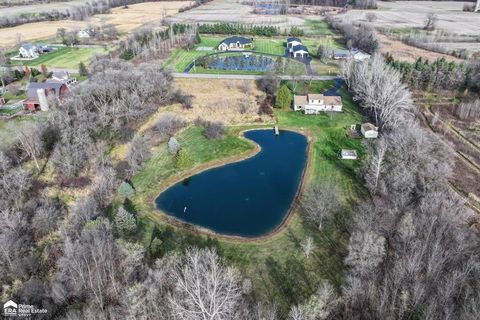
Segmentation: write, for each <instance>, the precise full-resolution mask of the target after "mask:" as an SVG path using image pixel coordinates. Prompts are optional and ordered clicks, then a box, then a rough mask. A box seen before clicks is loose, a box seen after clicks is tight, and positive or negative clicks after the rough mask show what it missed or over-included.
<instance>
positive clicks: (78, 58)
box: [12, 47, 108, 69]
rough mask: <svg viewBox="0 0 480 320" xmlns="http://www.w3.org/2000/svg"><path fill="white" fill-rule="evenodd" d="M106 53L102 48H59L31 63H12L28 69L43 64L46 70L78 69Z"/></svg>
mask: <svg viewBox="0 0 480 320" xmlns="http://www.w3.org/2000/svg"><path fill="white" fill-rule="evenodd" d="M106 52H108V51H107V50H105V49H104V48H102V47H88V48H70V47H61V48H59V49H58V50H56V51H54V52H51V53H47V54H44V55H41V56H40V57H38V58H37V59H35V60H31V61H14V60H12V64H14V65H26V66H29V67H39V66H40V65H42V64H44V65H46V66H47V68H65V69H78V64H79V63H80V62H83V63H85V64H88V63H89V62H90V59H91V58H92V57H93V56H94V55H95V54H102V53H103V54H104V53H106Z"/></svg>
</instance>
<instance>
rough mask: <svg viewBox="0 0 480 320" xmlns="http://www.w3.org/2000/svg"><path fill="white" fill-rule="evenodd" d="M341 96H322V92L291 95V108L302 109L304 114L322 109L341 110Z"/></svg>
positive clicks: (321, 110)
mask: <svg viewBox="0 0 480 320" xmlns="http://www.w3.org/2000/svg"><path fill="white" fill-rule="evenodd" d="M342 107H343V104H342V97H340V96H324V95H323V94H311V93H310V94H308V95H306V96H297V95H295V96H294V97H293V110H295V111H303V112H304V113H305V114H319V113H320V112H323V111H336V112H341V111H342Z"/></svg>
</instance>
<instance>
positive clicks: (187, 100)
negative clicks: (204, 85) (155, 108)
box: [172, 90, 193, 109]
mask: <svg viewBox="0 0 480 320" xmlns="http://www.w3.org/2000/svg"><path fill="white" fill-rule="evenodd" d="M172 100H173V102H177V103H180V104H181V105H182V106H183V107H184V108H185V109H191V108H192V107H193V106H192V96H191V95H188V94H186V93H185V92H183V91H182V90H177V91H175V92H174V93H173V95H172Z"/></svg>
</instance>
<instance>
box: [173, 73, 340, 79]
mask: <svg viewBox="0 0 480 320" xmlns="http://www.w3.org/2000/svg"><path fill="white" fill-rule="evenodd" d="M172 75H173V77H174V78H187V79H231V80H236V79H240V80H257V79H260V78H262V77H263V76H262V75H251V74H204V73H172ZM278 77H279V78H280V79H282V80H293V79H295V80H336V79H339V78H340V76H338V75H336V76H309V75H303V76H286V75H283V76H278Z"/></svg>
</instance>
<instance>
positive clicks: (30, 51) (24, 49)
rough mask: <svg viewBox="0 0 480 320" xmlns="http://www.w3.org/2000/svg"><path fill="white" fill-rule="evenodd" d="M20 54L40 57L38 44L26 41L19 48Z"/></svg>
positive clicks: (32, 57) (26, 56) (21, 55)
mask: <svg viewBox="0 0 480 320" xmlns="http://www.w3.org/2000/svg"><path fill="white" fill-rule="evenodd" d="M18 54H19V55H20V57H21V58H31V59H35V58H38V49H37V46H34V45H32V44H30V43H26V44H23V45H21V46H20V48H19V49H18Z"/></svg>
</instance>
